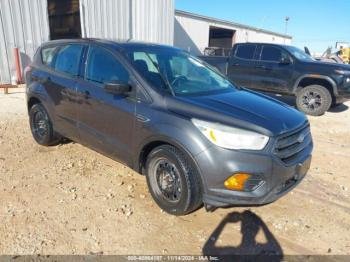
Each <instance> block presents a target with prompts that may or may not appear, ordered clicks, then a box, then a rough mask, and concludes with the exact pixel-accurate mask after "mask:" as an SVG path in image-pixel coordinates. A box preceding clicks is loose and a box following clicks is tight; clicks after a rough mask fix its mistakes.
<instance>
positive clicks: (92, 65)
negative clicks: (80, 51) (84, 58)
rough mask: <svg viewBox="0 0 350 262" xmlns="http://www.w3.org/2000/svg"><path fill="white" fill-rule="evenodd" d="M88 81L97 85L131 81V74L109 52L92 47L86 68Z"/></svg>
mask: <svg viewBox="0 0 350 262" xmlns="http://www.w3.org/2000/svg"><path fill="white" fill-rule="evenodd" d="M86 79H87V80H89V81H93V82H97V83H103V84H104V83H108V82H111V81H123V82H128V81H129V73H128V71H127V70H126V69H125V68H124V67H123V65H122V64H121V63H120V62H119V61H118V60H117V59H116V58H115V57H114V56H113V55H112V54H111V53H110V52H109V51H107V50H105V49H103V48H99V47H91V48H90V51H89V57H88V64H87V68H86Z"/></svg>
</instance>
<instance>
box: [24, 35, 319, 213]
mask: <svg viewBox="0 0 350 262" xmlns="http://www.w3.org/2000/svg"><path fill="white" fill-rule="evenodd" d="M26 79H27V89H26V93H27V105H28V112H29V118H30V127H31V131H32V134H33V137H34V139H35V140H36V142H37V143H39V144H40V145H45V146H52V145H56V144H58V143H60V142H61V141H62V139H64V138H66V139H69V140H73V141H76V142H78V143H81V144H83V145H86V146H88V147H90V148H91V149H93V150H96V151H98V152H101V153H103V154H104V155H106V156H108V157H111V158H113V159H115V160H117V161H120V162H122V163H124V164H125V165H127V166H129V167H131V168H132V169H134V170H135V171H136V172H139V173H141V174H143V175H145V176H146V178H147V184H148V187H149V191H150V193H151V195H152V197H153V198H154V200H155V201H156V203H157V204H158V205H159V206H160V208H162V209H163V210H165V211H166V212H168V213H170V214H174V215H185V214H188V213H190V212H192V211H194V210H196V209H197V208H199V207H200V206H201V205H202V204H204V205H205V206H206V208H207V209H212V208H214V207H221V206H232V205H261V204H266V203H270V202H273V201H275V200H276V199H278V198H279V197H281V196H282V195H284V194H285V193H287V192H288V191H289V190H291V189H292V188H294V187H295V186H296V185H297V184H298V183H299V182H300V181H301V180H302V179H303V177H304V176H305V174H306V173H307V171H308V169H309V167H310V162H311V152H312V148H313V143H312V138H311V134H310V128H309V123H308V121H307V119H306V118H305V116H304V114H302V113H300V112H298V111H296V110H295V109H293V108H291V107H289V106H287V105H285V104H283V103H281V102H278V101H276V100H274V99H272V98H269V97H266V96H264V95H262V94H259V93H255V92H254V91H250V90H247V89H243V88H238V87H235V86H234V84H232V83H231V82H230V80H228V79H227V78H226V77H225V76H224V75H222V74H221V73H219V72H218V71H217V70H216V69H214V68H213V67H211V66H209V65H207V64H206V63H204V62H203V61H201V60H200V59H198V58H195V57H193V56H191V55H190V54H188V53H187V52H185V51H183V50H180V49H176V48H173V47H168V46H161V45H153V44H145V43H133V42H113V41H107V40H98V39H80V40H59V41H53V42H48V43H45V44H43V45H42V46H41V47H40V48H39V49H38V51H37V53H36V55H35V57H34V60H33V63H32V65H31V66H30V68H29V69H28V71H27V73H26Z"/></svg>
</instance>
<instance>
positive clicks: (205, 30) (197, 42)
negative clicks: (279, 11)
mask: <svg viewBox="0 0 350 262" xmlns="http://www.w3.org/2000/svg"><path fill="white" fill-rule="evenodd" d="M210 26H213V27H219V28H225V29H231V30H234V31H236V32H235V36H234V43H242V42H263V43H279V44H291V43H292V39H291V38H290V37H284V36H282V35H280V34H277V33H273V32H270V33H269V32H267V31H265V30H258V29H253V28H251V27H248V26H247V27H244V26H243V25H242V26H238V25H231V24H230V23H228V22H226V23H224V22H220V21H217V20H215V19H206V18H201V17H196V15H195V14H194V15H191V14H189V15H187V14H183V13H182V11H176V13H175V33H174V34H175V36H174V45H175V46H177V47H180V48H183V49H186V50H188V51H190V52H191V53H193V54H195V55H202V54H203V51H204V49H205V48H206V47H208V45H209V30H210Z"/></svg>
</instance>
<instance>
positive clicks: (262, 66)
mask: <svg viewBox="0 0 350 262" xmlns="http://www.w3.org/2000/svg"><path fill="white" fill-rule="evenodd" d="M255 68H258V69H263V70H266V71H270V70H272V68H271V67H267V66H264V65H257V66H255Z"/></svg>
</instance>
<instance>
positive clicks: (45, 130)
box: [29, 104, 62, 146]
mask: <svg viewBox="0 0 350 262" xmlns="http://www.w3.org/2000/svg"><path fill="white" fill-rule="evenodd" d="M29 121H30V129H31V131H32V135H33V137H34V139H35V141H36V142H37V143H38V144H40V145H43V146H52V145H57V144H58V143H59V142H60V141H61V140H62V137H61V136H60V135H59V134H58V133H56V132H55V131H54V130H53V127H52V122H51V120H50V117H49V115H48V113H47V112H46V109H45V108H44V106H43V105H42V104H35V105H34V106H32V107H31V108H30V110H29Z"/></svg>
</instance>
